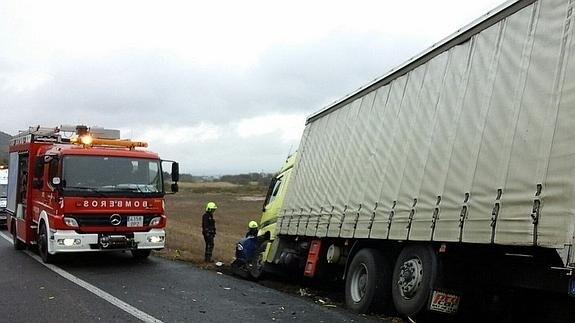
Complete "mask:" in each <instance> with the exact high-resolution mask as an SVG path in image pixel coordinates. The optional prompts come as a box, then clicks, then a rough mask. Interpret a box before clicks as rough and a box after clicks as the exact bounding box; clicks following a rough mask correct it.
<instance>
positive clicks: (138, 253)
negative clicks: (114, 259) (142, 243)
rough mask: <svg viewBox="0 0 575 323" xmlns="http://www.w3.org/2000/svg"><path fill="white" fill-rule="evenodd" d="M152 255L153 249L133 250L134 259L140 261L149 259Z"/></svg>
mask: <svg viewBox="0 0 575 323" xmlns="http://www.w3.org/2000/svg"><path fill="white" fill-rule="evenodd" d="M151 253H152V250H151V249H137V250H132V257H134V259H138V260H142V259H147V258H148V257H149V256H150V254H151Z"/></svg>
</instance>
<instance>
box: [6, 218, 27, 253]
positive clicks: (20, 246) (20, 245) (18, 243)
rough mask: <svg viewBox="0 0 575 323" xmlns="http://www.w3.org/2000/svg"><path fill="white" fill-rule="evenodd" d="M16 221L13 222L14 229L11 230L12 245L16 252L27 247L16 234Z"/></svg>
mask: <svg viewBox="0 0 575 323" xmlns="http://www.w3.org/2000/svg"><path fill="white" fill-rule="evenodd" d="M14 221H15V220H13V221H12V229H11V230H10V231H11V232H12V245H13V246H14V249H15V250H24V248H26V245H25V244H24V242H22V241H20V239H18V234H17V233H16V225H15V224H14Z"/></svg>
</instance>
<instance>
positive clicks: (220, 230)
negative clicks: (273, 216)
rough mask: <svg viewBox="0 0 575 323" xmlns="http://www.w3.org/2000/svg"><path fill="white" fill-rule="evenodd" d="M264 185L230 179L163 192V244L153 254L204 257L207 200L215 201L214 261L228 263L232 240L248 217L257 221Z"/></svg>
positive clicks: (194, 259) (241, 233) (242, 232)
mask: <svg viewBox="0 0 575 323" xmlns="http://www.w3.org/2000/svg"><path fill="white" fill-rule="evenodd" d="M264 195H265V188H262V187H259V186H252V185H249V186H242V185H234V184H230V183H198V184H196V183H192V184H191V185H190V184H189V183H184V185H181V186H180V192H178V193H177V194H175V195H169V196H166V214H167V216H168V226H167V228H166V232H167V243H166V248H165V249H164V250H162V251H160V252H158V253H156V254H157V255H160V256H163V257H166V258H170V259H178V260H183V261H190V262H194V263H198V264H201V263H202V262H203V259H204V239H203V237H202V229H201V227H202V214H203V213H204V208H205V205H206V203H207V202H210V201H212V202H215V203H216V204H217V205H218V210H217V211H216V213H215V215H214V218H215V220H216V229H217V235H216V239H215V248H214V254H213V260H214V261H222V262H224V263H226V264H229V263H230V262H231V261H232V260H233V257H234V249H235V244H236V242H237V241H238V240H239V239H240V238H242V237H243V236H244V235H245V233H246V231H247V224H248V222H249V221H250V220H256V221H258V222H259V219H260V216H261V208H262V203H263V197H264Z"/></svg>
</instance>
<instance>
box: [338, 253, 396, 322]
mask: <svg viewBox="0 0 575 323" xmlns="http://www.w3.org/2000/svg"><path fill="white" fill-rule="evenodd" d="M345 303H346V305H347V308H349V309H351V310H352V311H355V312H358V313H368V312H369V311H371V310H374V309H376V308H378V309H379V310H381V311H389V309H390V308H391V264H390V262H389V261H388V259H387V257H386V256H385V255H384V254H383V253H382V252H381V251H379V250H377V249H372V248H365V249H361V250H360V251H359V252H358V253H356V254H355V256H354V257H353V260H352V261H351V264H350V265H349V269H348V271H347V274H346V277H345Z"/></svg>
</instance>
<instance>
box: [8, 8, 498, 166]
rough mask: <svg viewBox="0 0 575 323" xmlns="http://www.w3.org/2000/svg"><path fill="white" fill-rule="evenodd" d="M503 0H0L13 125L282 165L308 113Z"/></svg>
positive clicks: (215, 159) (166, 154)
mask: <svg viewBox="0 0 575 323" xmlns="http://www.w3.org/2000/svg"><path fill="white" fill-rule="evenodd" d="M503 2H504V1H502V0H474V1H462V0H439V1H430V0H411V1H401V0H396V1H381V0H374V1H364V0H354V1H349V0H348V1H337V0H326V1H323V0H322V1H315V0H302V1H300V0H291V1H283V2H279V1H273V0H262V1H250V0H244V1H237V0H232V1H218V0H209V1H143V0H133V1H125V0H111V1H108V0H98V1H83V0H69V1H59V0H51V1H26V0H14V1H12V0H0V112H2V114H1V116H0V131H4V132H7V133H9V134H16V133H17V132H18V130H22V129H26V128H27V127H28V126H31V125H43V126H50V127H52V126H57V125H61V124H87V125H93V126H102V127H106V128H117V129H121V130H122V137H124V138H132V139H138V140H146V141H148V142H149V144H150V146H149V148H150V149H151V150H154V151H157V152H159V153H160V155H161V157H162V158H165V159H175V160H178V161H180V164H181V165H180V167H181V169H182V171H184V172H189V173H193V174H196V175H215V174H234V173H242V172H252V171H256V172H259V171H265V172H274V171H276V170H278V168H279V167H280V166H281V163H282V161H283V160H284V158H285V157H286V156H287V154H288V153H289V152H293V151H294V150H296V149H297V146H298V144H299V139H300V135H301V133H302V131H303V128H304V123H305V118H306V116H308V115H310V114H311V113H313V112H315V111H318V110H320V109H322V108H323V107H325V106H326V105H328V104H330V103H331V102H333V101H335V100H338V99H340V98H342V97H343V96H345V95H347V94H349V93H351V92H353V91H354V90H355V89H357V88H359V87H361V86H363V85H365V84H367V83H369V82H371V81H372V80H374V79H375V78H377V77H379V76H382V75H383V74H385V73H386V72H388V71H389V70H390V69H391V68H393V67H395V66H397V65H399V64H401V63H403V62H405V61H407V60H408V59H409V58H411V57H412V56H414V55H416V54H418V53H420V52H421V51H423V50H425V49H426V48H428V47H430V46H431V45H433V44H434V43H436V42H438V41H440V40H441V39H443V38H445V37H447V36H449V35H450V34H451V33H453V32H455V31H457V29H459V28H461V27H463V26H465V25H467V24H468V23H470V22H471V21H473V20H475V19H476V18H479V17H480V16H482V15H483V14H485V13H487V12H488V11H489V10H491V9H493V8H495V7H497V6H498V5H500V4H502V3H503Z"/></svg>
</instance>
